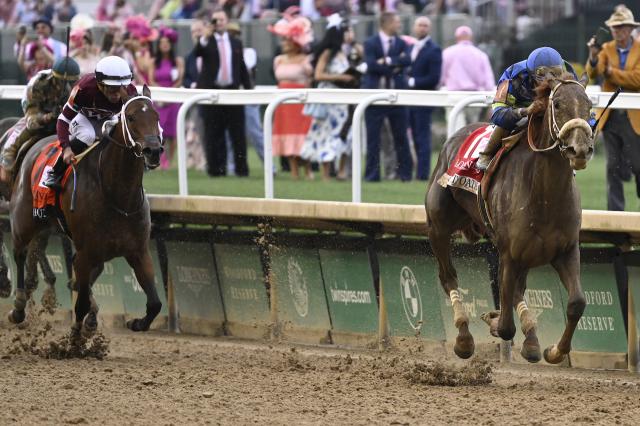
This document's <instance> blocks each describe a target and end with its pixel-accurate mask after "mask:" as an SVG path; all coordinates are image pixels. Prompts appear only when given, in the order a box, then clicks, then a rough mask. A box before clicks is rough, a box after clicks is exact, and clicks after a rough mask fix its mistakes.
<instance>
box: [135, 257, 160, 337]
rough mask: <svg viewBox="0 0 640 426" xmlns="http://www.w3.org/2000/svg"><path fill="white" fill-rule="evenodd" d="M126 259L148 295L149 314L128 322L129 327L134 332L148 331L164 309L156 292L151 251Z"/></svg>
mask: <svg viewBox="0 0 640 426" xmlns="http://www.w3.org/2000/svg"><path fill="white" fill-rule="evenodd" d="M126 259H127V262H128V263H129V266H131V267H132V268H133V271H134V272H135V274H136V278H137V280H138V283H139V284H140V287H142V290H144V294H146V295H147V314H146V315H145V316H144V317H143V318H135V319H132V320H129V321H127V327H128V328H129V329H130V330H132V331H147V330H149V327H150V326H151V323H152V322H153V320H154V319H155V317H156V316H158V314H159V313H160V309H161V308H162V303H161V302H160V299H159V298H158V293H157V292H156V284H155V278H154V272H153V262H152V261H151V256H150V255H149V249H145V250H143V251H142V253H140V254H139V255H138V254H136V255H135V256H127V257H126Z"/></svg>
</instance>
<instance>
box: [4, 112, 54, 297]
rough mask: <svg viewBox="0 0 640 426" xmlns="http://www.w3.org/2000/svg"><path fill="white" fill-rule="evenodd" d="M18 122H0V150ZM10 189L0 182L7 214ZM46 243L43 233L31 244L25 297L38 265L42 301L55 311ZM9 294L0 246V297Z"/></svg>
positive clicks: (12, 119) (14, 119)
mask: <svg viewBox="0 0 640 426" xmlns="http://www.w3.org/2000/svg"><path fill="white" fill-rule="evenodd" d="M18 120H20V118H18V117H7V118H3V119H2V120H0V135H1V136H0V150H2V148H3V147H4V144H5V142H6V140H7V137H8V136H9V133H10V130H11V129H12V128H13V126H14V125H15V124H16V123H17V122H18ZM24 148H25V149H22V150H20V154H19V155H18V158H17V160H16V161H17V162H18V165H19V162H20V161H21V160H22V158H23V157H24V153H25V152H26V151H27V150H28V147H26V146H25V147H24ZM12 189H13V185H12V184H11V183H5V182H0V195H1V196H2V198H3V200H2V201H0V211H1V212H5V213H8V209H9V200H10V199H11V192H12ZM2 240H3V233H2V230H0V242H1V241H2ZM48 241H49V232H43V233H41V234H39V235H38V236H37V237H36V238H35V239H34V241H33V242H32V243H31V246H30V247H29V251H28V255H27V263H26V277H25V287H26V291H27V296H29V295H30V294H31V293H32V292H33V291H35V289H36V288H37V287H38V264H40V268H41V269H42V273H43V275H44V280H45V282H46V283H47V288H46V289H45V291H44V293H43V296H42V300H43V301H48V303H50V304H52V305H53V306H50V307H51V308H52V309H55V300H56V297H55V294H56V293H55V287H54V285H55V282H56V275H55V274H54V272H53V270H52V269H51V265H50V264H49V261H48V260H47V257H46V255H45V251H46V247H47V243H48ZM10 294H11V280H10V278H9V271H8V267H7V265H6V263H5V259H4V250H3V246H2V245H1V244H0V297H3V298H4V297H9V295H10ZM43 303H44V302H43Z"/></svg>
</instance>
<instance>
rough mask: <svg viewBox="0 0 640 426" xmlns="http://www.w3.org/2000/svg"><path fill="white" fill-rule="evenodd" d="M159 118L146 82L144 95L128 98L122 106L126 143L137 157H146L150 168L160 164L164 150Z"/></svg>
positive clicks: (122, 121)
mask: <svg viewBox="0 0 640 426" xmlns="http://www.w3.org/2000/svg"><path fill="white" fill-rule="evenodd" d="M158 119H159V115H158V112H157V111H156V110H155V109H154V107H153V101H152V100H151V91H150V90H149V88H148V87H147V85H146V84H145V85H144V86H143V88H142V95H139V96H133V97H131V98H129V99H127V100H126V101H125V103H124V105H123V106H122V112H121V117H120V122H121V124H122V133H123V137H124V138H125V144H126V145H127V146H128V147H130V148H131V149H133V152H134V154H135V155H136V156H137V157H144V162H145V165H146V167H147V168H148V169H155V168H156V167H158V165H160V154H162V151H164V147H163V141H162V129H161V128H160V124H159V123H158Z"/></svg>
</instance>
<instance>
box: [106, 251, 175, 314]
mask: <svg viewBox="0 0 640 426" xmlns="http://www.w3.org/2000/svg"><path fill="white" fill-rule="evenodd" d="M149 251H150V253H151V260H152V261H153V272H154V280H155V286H156V291H157V293H158V297H159V298H160V302H161V303H162V310H161V311H160V314H159V315H160V316H167V312H168V306H167V296H166V292H165V290H164V285H163V284H162V273H161V271H160V261H159V260H158V251H157V250H156V244H155V241H151V242H150V244H149ZM114 263H115V264H116V269H117V270H121V271H123V274H122V275H120V277H119V278H121V279H122V282H120V283H119V285H120V286H121V288H122V297H123V303H124V311H125V313H126V315H127V318H128V319H130V318H141V317H143V316H144V315H145V314H146V313H147V296H146V294H145V293H144V290H142V287H140V283H139V282H138V279H137V278H136V274H135V272H134V271H133V268H131V267H130V266H129V264H128V263H127V261H126V260H125V259H124V258H117V259H114ZM157 322H158V319H156V320H155V321H154V324H155V323H157Z"/></svg>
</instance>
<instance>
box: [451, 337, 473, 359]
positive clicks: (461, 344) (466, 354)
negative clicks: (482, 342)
mask: <svg viewBox="0 0 640 426" xmlns="http://www.w3.org/2000/svg"><path fill="white" fill-rule="evenodd" d="M475 349H476V345H475V343H474V342H473V336H472V335H471V334H469V335H467V336H458V337H456V344H455V346H454V347H453V352H455V353H456V355H457V356H458V358H462V359H468V358H471V355H473V352H474V351H475Z"/></svg>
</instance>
